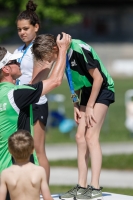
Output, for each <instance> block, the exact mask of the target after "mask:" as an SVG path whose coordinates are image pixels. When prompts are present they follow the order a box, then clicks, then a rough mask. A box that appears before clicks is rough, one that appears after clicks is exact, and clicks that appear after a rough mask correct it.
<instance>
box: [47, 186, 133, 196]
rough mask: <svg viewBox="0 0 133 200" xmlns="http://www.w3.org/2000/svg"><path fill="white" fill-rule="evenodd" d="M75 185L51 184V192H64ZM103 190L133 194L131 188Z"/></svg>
mask: <svg viewBox="0 0 133 200" xmlns="http://www.w3.org/2000/svg"><path fill="white" fill-rule="evenodd" d="M72 187H74V186H73V185H70V186H64V185H56V186H55V185H50V191H51V194H62V193H65V192H67V191H68V190H70V189H71V188H72ZM102 191H103V192H109V193H116V194H123V195H129V196H133V189H130V188H103V190H102Z"/></svg>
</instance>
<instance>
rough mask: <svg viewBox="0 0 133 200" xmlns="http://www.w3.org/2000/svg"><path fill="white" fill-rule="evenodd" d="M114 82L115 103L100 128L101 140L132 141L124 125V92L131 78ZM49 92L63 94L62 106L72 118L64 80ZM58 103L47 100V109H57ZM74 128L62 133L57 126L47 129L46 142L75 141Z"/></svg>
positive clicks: (67, 90)
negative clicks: (64, 98) (69, 131)
mask: <svg viewBox="0 0 133 200" xmlns="http://www.w3.org/2000/svg"><path fill="white" fill-rule="evenodd" d="M114 82H115V99H116V100H115V103H113V104H112V105H111V106H110V107H109V111H108V114H107V117H106V119H105V122H104V125H103V127H102V130H101V135H100V141H101V142H118V141H133V136H132V137H131V135H130V133H129V131H128V130H127V129H126V127H125V92H126V91H127V90H128V89H132V87H133V80H132V78H125V79H114ZM51 94H64V95H65V97H66V100H65V102H64V107H65V110H66V117H67V118H71V119H73V103H72V101H71V98H70V91H69V87H68V83H67V81H66V80H64V81H63V83H62V85H61V86H59V87H57V88H56V89H54V90H53V91H52V92H51ZM57 107H59V103H53V102H49V110H57ZM75 133H76V129H75V130H73V132H71V133H67V134H62V133H61V132H60V131H59V129H58V127H57V128H48V129H47V143H62V142H64V143H68V142H75Z"/></svg>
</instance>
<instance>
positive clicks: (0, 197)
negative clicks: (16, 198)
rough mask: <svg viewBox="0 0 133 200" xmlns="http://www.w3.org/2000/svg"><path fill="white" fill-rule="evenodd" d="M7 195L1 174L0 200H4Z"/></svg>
mask: <svg viewBox="0 0 133 200" xmlns="http://www.w3.org/2000/svg"><path fill="white" fill-rule="evenodd" d="M6 194H7V187H6V182H5V173H4V172H2V173H1V175H0V200H5V199H6Z"/></svg>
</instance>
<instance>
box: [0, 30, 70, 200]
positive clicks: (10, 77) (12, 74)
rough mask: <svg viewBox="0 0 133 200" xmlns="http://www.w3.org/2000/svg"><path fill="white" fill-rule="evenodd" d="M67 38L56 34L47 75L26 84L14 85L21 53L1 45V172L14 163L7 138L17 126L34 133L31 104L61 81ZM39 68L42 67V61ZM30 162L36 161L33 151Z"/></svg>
mask: <svg viewBox="0 0 133 200" xmlns="http://www.w3.org/2000/svg"><path fill="white" fill-rule="evenodd" d="M70 41H71V37H70V35H69V34H66V33H63V38H62V39H60V34H58V36H57V38H56V42H57V45H58V47H59V54H58V58H57V62H56V63H55V65H54V69H53V70H52V72H51V74H50V76H49V77H48V78H47V79H46V80H43V81H40V82H38V83H37V82H36V81H35V80H36V77H35V78H34V81H35V82H36V83H35V84H28V85H15V80H16V79H17V78H19V77H20V76H21V70H20V64H19V63H18V62H17V59H18V58H20V57H21V56H22V55H21V53H18V54H11V53H10V52H8V51H7V50H6V49H5V48H4V47H0V94H1V95H0V173H1V172H2V171H3V170H4V169H6V168H8V167H10V166H11V165H12V164H14V159H13V157H12V156H11V154H10V153H9V151H8V138H9V137H10V136H11V135H12V134H13V132H15V131H17V130H19V129H22V130H27V131H29V132H30V133H31V134H32V136H33V114H32V106H31V105H32V104H33V103H36V102H38V100H39V98H40V97H41V96H42V95H45V94H47V93H49V92H50V91H51V90H53V89H54V88H56V87H57V86H59V85H60V84H61V81H62V78H63V75H64V70H65V63H66V52H67V49H68V47H69V44H70ZM38 53H39V52H38ZM38 67H39V66H38ZM41 67H42V69H43V62H42V65H41ZM30 161H31V162H32V163H35V164H38V159H37V156H36V152H35V151H34V153H33V154H32V155H31V157H30ZM7 199H9V198H7Z"/></svg>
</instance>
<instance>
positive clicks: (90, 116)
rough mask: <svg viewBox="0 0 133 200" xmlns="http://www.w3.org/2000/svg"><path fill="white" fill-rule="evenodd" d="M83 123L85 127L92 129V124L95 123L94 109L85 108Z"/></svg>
mask: <svg viewBox="0 0 133 200" xmlns="http://www.w3.org/2000/svg"><path fill="white" fill-rule="evenodd" d="M85 121H86V126H87V127H88V128H90V127H93V126H94V123H96V120H95V116H94V109H93V108H92V107H89V106H87V107H86V111H85Z"/></svg>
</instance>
